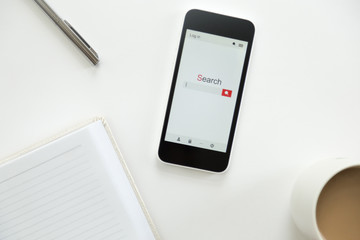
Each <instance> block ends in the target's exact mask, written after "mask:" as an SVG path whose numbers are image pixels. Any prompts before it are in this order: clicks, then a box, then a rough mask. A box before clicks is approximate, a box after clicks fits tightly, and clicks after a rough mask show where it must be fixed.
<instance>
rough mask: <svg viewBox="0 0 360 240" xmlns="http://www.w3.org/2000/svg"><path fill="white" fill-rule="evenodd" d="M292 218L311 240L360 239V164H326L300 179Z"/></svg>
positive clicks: (338, 161) (335, 160) (344, 161)
mask: <svg viewBox="0 0 360 240" xmlns="http://www.w3.org/2000/svg"><path fill="white" fill-rule="evenodd" d="M291 214H292V217H293V219H294V222H295V224H296V226H297V227H298V228H299V230H300V231H301V232H302V233H303V234H304V235H306V236H307V237H308V239H311V240H315V239H316V240H359V239H360V161H359V160H356V159H348V158H332V159H327V160H322V161H319V162H317V163H315V164H314V165H312V166H310V167H309V168H307V169H305V170H304V171H303V172H302V173H301V174H300V175H299V177H298V178H297V180H296V182H295V184H294V187H293V191H292V195H291Z"/></svg>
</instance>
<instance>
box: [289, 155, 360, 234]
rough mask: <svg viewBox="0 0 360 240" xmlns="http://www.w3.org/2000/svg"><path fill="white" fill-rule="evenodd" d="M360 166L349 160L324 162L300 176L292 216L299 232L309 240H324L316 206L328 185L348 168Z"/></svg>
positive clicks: (292, 200)
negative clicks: (317, 219)
mask: <svg viewBox="0 0 360 240" xmlns="http://www.w3.org/2000/svg"><path fill="white" fill-rule="evenodd" d="M356 166H360V161H359V160H355V159H348V158H332V159H327V160H322V161H319V162H317V163H315V164H314V165H312V166H311V167H309V168H308V169H306V170H305V171H304V172H302V173H301V174H300V176H299V177H298V179H297V180H296V182H295V185H294V187H293V192H292V196H291V214H292V217H293V219H294V222H295V224H296V225H297V227H298V228H299V230H300V231H301V232H302V233H303V234H304V235H305V236H307V237H308V238H309V239H314V240H323V239H324V237H323V236H322V235H321V233H320V231H319V228H318V224H317V221H316V206H317V202H318V199H319V196H320V193H321V191H322V189H323V188H324V186H325V185H326V183H327V182H328V181H329V180H330V179H331V178H332V177H334V176H335V175H336V174H337V173H339V172H341V171H342V170H345V169H347V168H351V167H356Z"/></svg>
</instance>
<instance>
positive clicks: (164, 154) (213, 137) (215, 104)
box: [158, 10, 255, 172]
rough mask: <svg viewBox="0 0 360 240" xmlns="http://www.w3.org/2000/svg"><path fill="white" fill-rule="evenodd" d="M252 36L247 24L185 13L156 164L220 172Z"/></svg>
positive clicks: (229, 142)
mask: <svg viewBox="0 0 360 240" xmlns="http://www.w3.org/2000/svg"><path fill="white" fill-rule="evenodd" d="M254 32H255V28H254V25H253V24H252V23H251V22H250V21H248V20H244V19H239V18H234V17H229V16H224V15H220V14H216V13H211V12H206V11H201V10H190V11H189V12H187V14H186V16H185V21H184V26H183V29H182V33H181V39H180V46H179V50H178V54H177V59H176V64H175V70H174V74H173V79H172V85H171V89H170V96H169V100H168V105H167V109H166V114H165V120H164V125H163V129H162V134H161V139H160V145H159V151H158V155H159V158H160V159H161V160H162V161H164V162H166V163H171V164H176V165H181V166H185V167H190V168H197V169H202V170H206V171H212V172H223V171H224V170H226V168H227V167H228V164H229V158H230V152H231V147H232V143H233V138H234V132H235V126H236V121H237V118H238V114H239V108H240V103H241V96H242V93H243V89H244V83H245V77H246V72H247V68H248V64H249V57H250V52H251V47H252V43H253V38H254Z"/></svg>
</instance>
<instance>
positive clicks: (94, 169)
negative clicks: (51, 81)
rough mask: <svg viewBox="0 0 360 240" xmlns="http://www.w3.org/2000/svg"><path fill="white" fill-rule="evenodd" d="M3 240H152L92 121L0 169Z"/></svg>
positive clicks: (106, 133) (104, 134)
mask: <svg viewBox="0 0 360 240" xmlns="http://www.w3.org/2000/svg"><path fill="white" fill-rule="evenodd" d="M0 239H1V240H15V239H26V240H35V239H36V240H42V239H43V240H50V239H54V240H55V239H62V240H65V239H67V240H68V239H72V240H81V239H87V240H90V239H93V240H95V239H96V240H100V239H106V240H115V239H117V240H130V239H131V240H135V239H136V240H137V239H139V240H140V239H141V240H155V239H156V240H157V239H159V237H158V234H157V232H156V229H155V227H154V225H153V223H152V221H151V219H150V216H149V214H148V212H147V210H146V208H145V205H144V203H143V201H142V200H141V197H140V195H139V193H138V191H137V189H136V186H135V184H134V182H133V180H132V178H131V176H130V173H129V171H128V169H127V167H126V164H125V162H124V160H123V158H122V156H121V154H120V152H119V151H118V148H117V147H116V144H115V141H114V140H113V137H112V135H111V132H110V129H109V128H108V125H107V123H106V122H105V121H104V120H103V119H101V118H97V119H95V120H94V121H91V122H90V123H88V124H86V125H84V126H82V127H80V128H77V129H76V130H72V131H69V132H67V133H66V134H65V135H62V136H58V137H55V138H54V139H52V140H51V141H49V142H47V143H46V144H43V145H41V146H38V147H36V148H34V149H32V150H31V151H27V152H26V153H22V154H19V156H16V157H15V158H13V159H11V160H9V161H6V162H5V163H4V164H2V165H1V167H0Z"/></svg>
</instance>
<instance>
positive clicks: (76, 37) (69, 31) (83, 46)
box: [34, 0, 99, 65]
mask: <svg viewBox="0 0 360 240" xmlns="http://www.w3.org/2000/svg"><path fill="white" fill-rule="evenodd" d="M34 1H35V2H36V3H37V4H38V5H39V6H40V7H41V8H42V9H43V10H44V12H45V13H46V14H47V15H48V16H49V17H50V18H51V19H52V20H53V21H54V22H55V23H56V25H58V27H59V28H60V29H61V30H62V31H63V32H64V33H65V34H66V35H67V36H68V37H69V38H70V40H71V41H73V42H74V43H75V44H76V46H78V48H80V50H81V51H82V52H83V53H84V54H85V55H86V56H87V57H88V58H89V59H90V61H91V62H92V63H93V64H94V65H96V64H97V63H98V62H99V56H98V54H97V53H96V52H95V51H94V49H92V47H90V45H89V44H88V43H87V42H86V41H85V40H84V39H83V38H82V37H81V36H80V34H79V33H78V32H77V31H76V30H75V29H74V28H73V27H72V26H71V25H70V23H69V22H67V21H66V20H63V19H61V18H60V17H59V16H58V15H57V14H56V13H55V12H54V10H52V9H51V7H50V6H49V5H48V4H47V3H46V2H44V1H43V0H34Z"/></svg>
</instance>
